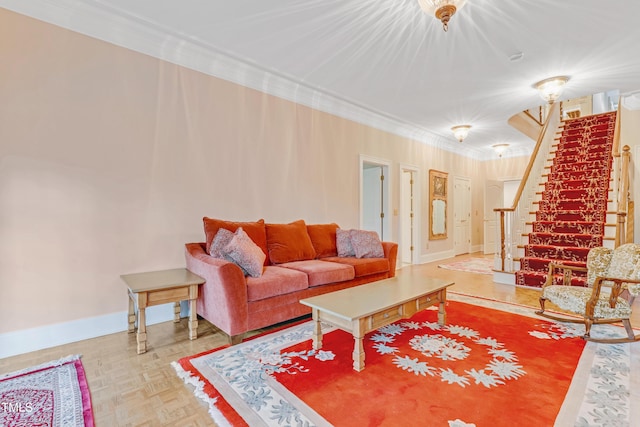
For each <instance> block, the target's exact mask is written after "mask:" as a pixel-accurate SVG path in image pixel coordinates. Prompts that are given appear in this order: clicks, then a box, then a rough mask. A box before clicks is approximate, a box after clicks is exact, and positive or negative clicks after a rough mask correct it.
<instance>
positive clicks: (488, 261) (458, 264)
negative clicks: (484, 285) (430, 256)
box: [438, 258, 493, 274]
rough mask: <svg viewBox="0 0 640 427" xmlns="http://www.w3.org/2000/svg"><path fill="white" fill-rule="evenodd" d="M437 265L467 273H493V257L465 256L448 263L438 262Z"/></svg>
mask: <svg viewBox="0 0 640 427" xmlns="http://www.w3.org/2000/svg"><path fill="white" fill-rule="evenodd" d="M438 267H439V268H444V269H447V270H456V271H465V272H467V273H477V274H493V270H492V269H493V258H467V259H465V260H461V261H455V262H451V263H449V264H440V265H438Z"/></svg>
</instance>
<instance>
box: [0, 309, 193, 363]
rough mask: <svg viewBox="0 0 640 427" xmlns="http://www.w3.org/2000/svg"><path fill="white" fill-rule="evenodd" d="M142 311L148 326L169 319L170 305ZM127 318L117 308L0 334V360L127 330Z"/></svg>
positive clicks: (171, 315)
mask: <svg viewBox="0 0 640 427" xmlns="http://www.w3.org/2000/svg"><path fill="white" fill-rule="evenodd" d="M181 309H182V310H181V313H180V315H181V317H187V316H188V307H187V306H185V305H184V303H183V304H182V306H181ZM185 312H187V313H185ZM145 314H146V317H147V321H146V324H147V325H154V324H156V323H162V322H167V321H172V320H173V304H163V305H157V306H154V307H149V308H147V309H146V313H145ZM127 318H128V313H127V312H126V311H120V312H116V313H111V314H105V315H103V316H96V317H88V318H85V319H78V320H73V321H70V322H63V323H56V324H52V325H46V326H40V327H37V328H31V329H24V330H21V331H14V332H7V333H4V334H0V343H2V344H1V345H0V359H2V358H5V357H11V356H16V355H19V354H24V353H29V352H32V351H37V350H42V349H45V348H51V347H56V346H59V345H63V344H69V343H72V342H77V341H82V340H86V339H90V338H96V337H100V336H103V335H109V334H114V333H117V332H126V331H127V329H128V324H127Z"/></svg>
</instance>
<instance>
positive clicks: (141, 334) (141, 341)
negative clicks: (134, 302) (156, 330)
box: [136, 307, 147, 354]
mask: <svg viewBox="0 0 640 427" xmlns="http://www.w3.org/2000/svg"><path fill="white" fill-rule="evenodd" d="M146 322H147V319H146V316H145V308H144V307H138V335H137V336H136V339H137V341H138V354H142V353H146V352H147V325H146Z"/></svg>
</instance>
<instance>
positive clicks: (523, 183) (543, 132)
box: [494, 103, 559, 212]
mask: <svg viewBox="0 0 640 427" xmlns="http://www.w3.org/2000/svg"><path fill="white" fill-rule="evenodd" d="M558 108H559V106H558V104H557V103H555V104H553V105H552V106H551V109H550V110H549V115H548V116H547V120H545V122H544V125H543V126H542V129H541V130H540V135H539V136H538V140H537V141H536V146H535V147H534V148H533V153H531V157H529V164H528V165H527V169H525V171H524V175H523V176H522V180H521V181H520V185H519V186H518V191H517V192H516V195H515V197H514V198H513V205H511V209H512V210H515V209H516V207H518V203H519V202H520V197H521V196H522V192H523V191H524V187H525V186H526V185H527V181H528V180H529V174H530V173H531V168H533V164H534V162H535V160H536V158H537V157H538V152H539V151H540V146H541V145H542V141H543V140H544V137H545V136H546V134H547V128H548V127H549V122H550V121H551V117H553V115H554V114H556V112H557V110H558ZM494 211H496V212H497V210H496V209H494Z"/></svg>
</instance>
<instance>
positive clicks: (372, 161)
mask: <svg viewBox="0 0 640 427" xmlns="http://www.w3.org/2000/svg"><path fill="white" fill-rule="evenodd" d="M365 165H373V166H380V167H381V168H382V170H383V174H384V177H385V179H384V181H383V182H382V212H383V213H384V218H383V219H382V235H381V236H380V239H381V240H385V241H393V232H392V230H391V216H392V215H391V162H390V161H389V160H387V159H381V158H378V157H372V156H368V155H365V154H360V158H359V168H358V171H359V172H358V174H359V179H360V199H359V208H358V210H359V212H360V219H359V221H360V222H359V223H360V228H363V227H364V193H365V188H364V185H365V183H364V181H365V180H364V169H365Z"/></svg>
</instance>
